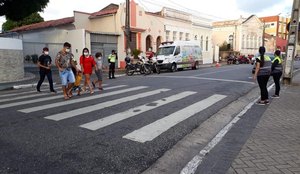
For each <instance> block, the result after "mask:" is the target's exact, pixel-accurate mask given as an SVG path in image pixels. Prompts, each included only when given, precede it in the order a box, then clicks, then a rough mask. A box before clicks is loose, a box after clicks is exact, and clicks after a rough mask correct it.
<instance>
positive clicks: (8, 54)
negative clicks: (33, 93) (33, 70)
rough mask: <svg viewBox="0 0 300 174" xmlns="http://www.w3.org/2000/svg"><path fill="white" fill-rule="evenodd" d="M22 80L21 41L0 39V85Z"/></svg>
mask: <svg viewBox="0 0 300 174" xmlns="http://www.w3.org/2000/svg"><path fill="white" fill-rule="evenodd" d="M23 78H24V59H23V46H22V40H19V39H11V38H0V83H1V82H10V81H17V80H21V79H23Z"/></svg>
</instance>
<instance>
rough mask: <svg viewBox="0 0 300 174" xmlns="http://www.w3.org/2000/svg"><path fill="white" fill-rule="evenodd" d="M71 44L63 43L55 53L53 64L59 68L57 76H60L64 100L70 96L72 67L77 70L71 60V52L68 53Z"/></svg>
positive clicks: (73, 79) (72, 76)
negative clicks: (60, 48)
mask: <svg viewBox="0 0 300 174" xmlns="http://www.w3.org/2000/svg"><path fill="white" fill-rule="evenodd" d="M70 49H71V44H70V43H68V42H65V43H64V47H63V49H62V50H61V51H60V52H58V53H57V56H56V59H55V64H56V66H57V68H58V70H59V76H60V78H61V84H62V90H63V93H64V98H65V100H68V99H69V98H71V97H72V87H73V85H74V82H75V77H74V73H73V72H72V67H73V68H75V69H76V71H79V70H78V68H77V67H76V65H75V63H74V61H73V58H74V56H73V54H72V53H70Z"/></svg>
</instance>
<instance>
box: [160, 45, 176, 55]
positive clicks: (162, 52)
mask: <svg viewBox="0 0 300 174" xmlns="http://www.w3.org/2000/svg"><path fill="white" fill-rule="evenodd" d="M174 49H175V46H169V47H160V48H159V49H158V51H157V55H158V56H159V55H164V56H168V55H171V54H173V53H174Z"/></svg>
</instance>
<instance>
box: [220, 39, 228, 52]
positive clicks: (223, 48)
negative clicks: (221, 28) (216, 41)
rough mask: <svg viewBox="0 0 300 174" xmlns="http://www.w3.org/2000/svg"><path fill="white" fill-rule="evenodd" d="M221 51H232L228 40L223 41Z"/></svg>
mask: <svg viewBox="0 0 300 174" xmlns="http://www.w3.org/2000/svg"><path fill="white" fill-rule="evenodd" d="M219 50H220V51H230V48H229V49H228V43H227V42H226V41H224V42H223V44H222V45H221V46H220V48H219Z"/></svg>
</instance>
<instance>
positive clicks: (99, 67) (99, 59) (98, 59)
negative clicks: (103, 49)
mask: <svg viewBox="0 0 300 174" xmlns="http://www.w3.org/2000/svg"><path fill="white" fill-rule="evenodd" d="M95 57H96V64H97V69H95V74H96V76H97V80H94V81H93V82H92V84H93V86H94V88H95V87H96V84H97V83H98V85H99V86H98V89H99V90H103V87H102V80H103V78H102V76H103V71H102V69H103V58H102V54H101V53H100V52H97V53H96V54H95Z"/></svg>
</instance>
